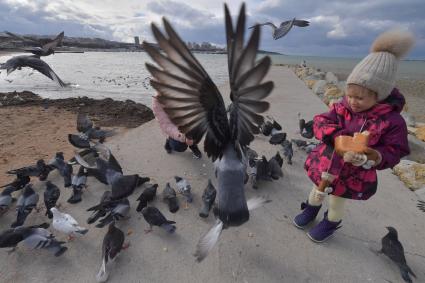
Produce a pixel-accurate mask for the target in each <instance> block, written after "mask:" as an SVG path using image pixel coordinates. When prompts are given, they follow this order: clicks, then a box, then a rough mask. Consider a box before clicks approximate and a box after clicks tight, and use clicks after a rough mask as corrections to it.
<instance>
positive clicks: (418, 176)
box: [393, 160, 425, 190]
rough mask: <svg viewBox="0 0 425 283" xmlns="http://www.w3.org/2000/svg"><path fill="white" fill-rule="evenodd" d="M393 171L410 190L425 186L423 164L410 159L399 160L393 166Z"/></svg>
mask: <svg viewBox="0 0 425 283" xmlns="http://www.w3.org/2000/svg"><path fill="white" fill-rule="evenodd" d="M393 173H394V174H395V175H397V176H398V177H399V178H400V180H401V181H402V182H403V183H404V184H405V185H406V186H407V187H408V188H409V189H411V190H417V189H420V188H422V187H425V164H421V163H417V162H415V161H412V160H401V161H400V163H399V164H398V165H396V166H394V168H393Z"/></svg>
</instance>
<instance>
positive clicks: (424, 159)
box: [405, 128, 425, 163]
mask: <svg viewBox="0 0 425 283" xmlns="http://www.w3.org/2000/svg"><path fill="white" fill-rule="evenodd" d="M413 129H414V128H413ZM407 139H408V141H409V148H410V154H409V155H408V156H406V157H405V159H408V160H413V161H416V162H418V163H425V142H423V141H421V140H419V139H418V138H416V136H414V135H408V136H407Z"/></svg>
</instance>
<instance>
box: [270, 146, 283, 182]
mask: <svg viewBox="0 0 425 283" xmlns="http://www.w3.org/2000/svg"><path fill="white" fill-rule="evenodd" d="M282 163H283V159H282V157H281V156H280V154H279V152H277V153H276V155H275V156H273V157H272V158H270V160H269V162H268V168H269V172H270V176H271V177H272V178H273V179H274V180H277V179H279V178H281V177H283V171H282Z"/></svg>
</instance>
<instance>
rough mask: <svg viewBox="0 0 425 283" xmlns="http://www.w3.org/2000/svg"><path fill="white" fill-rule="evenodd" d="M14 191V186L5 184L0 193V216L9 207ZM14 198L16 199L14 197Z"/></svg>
mask: <svg viewBox="0 0 425 283" xmlns="http://www.w3.org/2000/svg"><path fill="white" fill-rule="evenodd" d="M14 191H15V188H14V187H12V186H7V187H6V188H5V189H4V190H3V191H2V192H1V194H0V216H1V215H3V214H4V213H6V211H7V210H8V209H9V206H10V204H11V203H12V202H13V197H12V193H13V192H14ZM15 200H16V199H15Z"/></svg>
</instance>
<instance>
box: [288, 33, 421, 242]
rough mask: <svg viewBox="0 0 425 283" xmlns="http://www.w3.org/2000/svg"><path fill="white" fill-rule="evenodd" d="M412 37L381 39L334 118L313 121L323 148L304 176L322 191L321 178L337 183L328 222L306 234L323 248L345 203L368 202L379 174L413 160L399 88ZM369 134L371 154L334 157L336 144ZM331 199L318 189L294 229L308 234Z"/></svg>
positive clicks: (386, 36) (350, 79) (356, 71)
mask: <svg viewBox="0 0 425 283" xmlns="http://www.w3.org/2000/svg"><path fill="white" fill-rule="evenodd" d="M413 42H414V40H413V36H412V34H410V33H408V32H404V31H399V30H394V31H389V32H386V33H383V34H381V35H380V36H378V38H377V39H376V40H375V42H374V43H373V45H372V48H371V53H370V54H369V55H368V56H366V57H365V58H364V59H363V60H362V61H361V62H360V63H359V64H358V65H356V66H355V67H354V69H353V71H352V72H351V74H350V75H349V77H348V78H347V89H346V96H345V97H344V99H343V100H342V102H340V103H335V104H333V105H332V108H331V110H330V111H329V112H327V113H324V114H320V115H317V116H316V117H314V134H315V137H316V138H317V139H318V140H320V141H321V143H320V144H319V145H318V146H317V147H316V148H315V149H314V150H313V151H312V152H311V153H310V154H309V156H308V157H307V160H306V162H305V166H304V167H305V170H306V171H307V174H308V176H309V177H310V179H311V180H312V181H313V182H314V183H315V185H318V184H319V183H320V181H321V178H322V172H327V173H329V174H331V176H333V177H334V179H333V180H331V184H330V187H331V188H332V192H331V193H330V196H329V205H328V206H329V208H328V211H327V212H325V214H324V218H323V220H322V221H321V222H319V223H318V224H317V225H316V226H314V227H313V228H312V229H310V231H309V232H308V233H307V235H308V236H309V238H310V239H311V240H313V241H315V242H323V241H325V240H326V239H328V238H329V237H330V236H332V235H333V233H334V232H335V230H337V229H338V228H340V226H339V225H340V224H341V219H342V217H343V211H344V204H345V200H346V199H354V200H367V199H369V198H370V197H371V196H372V195H374V194H375V193H376V189H377V176H376V170H383V169H387V168H392V167H394V166H395V165H396V164H397V163H399V161H400V158H402V157H403V156H406V155H408V154H409V146H408V141H407V126H406V123H405V121H404V119H403V118H402V116H401V115H400V112H401V110H402V109H403V106H404V104H405V100H404V97H403V96H402V95H401V94H400V92H399V91H398V90H397V89H396V88H394V84H395V74H396V70H397V65H398V61H399V59H400V58H401V57H402V56H404V55H405V54H406V53H407V51H408V50H409V49H410V47H411V46H412V45H413ZM366 130H367V131H368V132H369V142H368V149H367V150H366V151H365V152H364V153H363V154H359V153H353V152H347V153H345V154H344V156H343V157H341V156H338V155H337V154H336V153H335V152H334V139H335V137H337V136H340V135H351V136H352V135H353V134H354V133H355V132H362V131H366ZM325 195H326V193H323V192H320V191H318V190H317V186H314V187H313V190H312V191H311V192H310V195H309V197H308V200H307V202H305V203H302V204H301V209H302V210H303V211H302V213H300V214H299V215H297V216H296V217H295V218H294V221H293V222H294V225H295V226H296V227H298V228H301V229H303V228H304V227H305V226H307V225H308V224H309V223H310V222H312V221H313V220H314V219H315V218H316V216H317V214H318V213H319V210H320V208H321V205H322V202H323V199H324V197H325Z"/></svg>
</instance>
